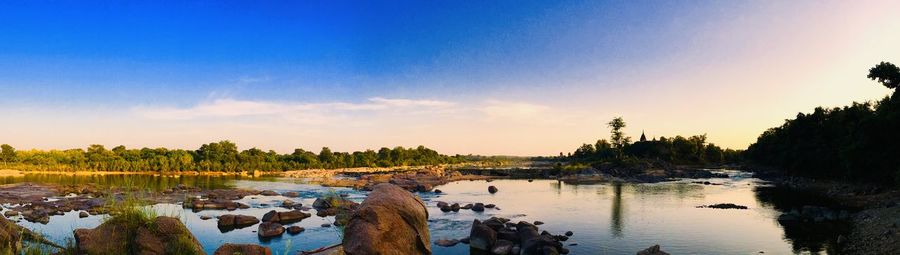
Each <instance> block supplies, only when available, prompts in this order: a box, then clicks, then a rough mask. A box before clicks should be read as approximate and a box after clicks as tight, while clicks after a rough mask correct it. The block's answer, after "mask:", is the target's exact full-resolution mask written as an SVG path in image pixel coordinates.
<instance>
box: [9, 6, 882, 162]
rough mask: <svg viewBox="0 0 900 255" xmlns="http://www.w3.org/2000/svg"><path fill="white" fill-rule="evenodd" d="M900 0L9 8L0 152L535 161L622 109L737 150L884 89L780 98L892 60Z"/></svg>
mask: <svg viewBox="0 0 900 255" xmlns="http://www.w3.org/2000/svg"><path fill="white" fill-rule="evenodd" d="M896 5H897V4H896V3H891V2H880V1H865V2H863V3H860V4H848V3H842V2H838V1H836V2H819V1H814V2H803V1H796V2H795V1H792V2H790V3H784V2H779V1H748V2H739V1H684V2H677V1H560V2H553V1H533V2H529V1H492V2H483V1H469V2H464V1H440V2H425V1H392V2H388V3H375V2H354V1H328V2H321V3H306V2H304V3H299V2H296V1H284V2H267V3H265V4H260V3H256V2H249V1H248V2H228V3H216V2H200V3H185V2H183V1H172V2H162V1H159V2H149V3H116V2H93V3H84V2H77V1H71V2H53V3H49V2H43V1H28V2H17V3H16V2H4V3H0V24H3V25H2V26H0V95H2V97H3V100H2V101H0V106H2V107H4V109H5V110H2V111H4V112H0V113H3V115H2V116H3V117H0V118H3V120H4V122H5V121H11V122H16V123H19V125H17V127H5V129H6V130H0V131H7V132H6V134H5V135H0V142H4V141H10V143H11V144H14V145H17V146H18V147H24V148H60V147H62V148H68V147H83V146H86V145H87V144H89V143H101V144H107V145H110V146H113V145H117V144H126V145H129V146H168V147H189V148H190V147H193V146H194V145H197V144H199V143H202V142H205V141H211V140H215V139H232V140H236V141H238V142H239V145H244V146H246V147H249V146H257V147H263V148H275V149H278V150H288V149H289V148H293V147H307V148H316V147H320V146H332V147H336V148H337V149H339V150H349V149H361V148H366V147H380V146H394V145H404V146H413V145H417V144H425V145H427V146H430V147H436V148H438V149H443V151H447V152H452V153H469V152H471V153H484V154H514V155H536V154H554V153H556V152H559V151H562V150H566V151H567V150H570V149H568V148H575V147H576V146H577V145H578V144H580V143H581V142H593V141H594V140H596V139H597V138H601V137H604V136H606V132H607V131H606V130H605V128H604V127H603V125H602V123H603V122H605V121H606V120H608V119H610V118H612V117H614V116H620V115H621V116H624V117H625V119H626V121H628V120H632V128H633V129H632V130H630V131H631V132H632V133H633V134H632V135H634V136H639V134H637V132H639V131H640V130H650V131H651V132H652V133H653V134H657V135H666V136H672V135H675V134H684V135H692V134H700V133H708V134H709V135H710V137H711V140H712V141H713V142H718V143H720V144H725V145H726V146H728V147H734V148H741V147H744V146H746V145H747V144H748V143H749V142H751V141H752V140H753V139H754V138H755V137H756V135H758V134H759V133H760V132H761V131H762V130H764V128H765V127H770V126H774V125H777V124H778V123H779V122H780V121H782V120H783V119H784V118H785V117H786V116H791V115H793V114H795V113H796V112H797V111H801V110H808V109H811V108H812V107H814V106H818V105H842V104H846V103H848V102H850V101H852V100H869V99H875V98H877V97H880V96H883V95H884V94H885V93H886V91H884V90H879V89H878V88H877V87H876V86H870V87H871V88H866V87H865V86H863V85H860V83H862V82H865V79H864V78H865V75H864V74H862V75H861V74H860V73H861V72H860V71H859V70H849V69H848V70H846V72H839V73H837V74H834V75H838V76H835V77H831V78H830V79H827V80H828V82H833V83H834V84H839V83H840V85H834V87H832V88H831V89H827V90H825V92H822V93H823V95H822V96H821V97H818V98H817V99H812V100H806V99H803V100H789V101H790V102H786V101H788V100H785V99H786V98H798V96H799V95H800V93H802V92H803V91H802V89H798V90H791V89H780V88H783V87H784V86H783V84H778V83H790V84H792V85H791V86H795V85H796V86H798V88H804V87H803V86H815V85H817V84H819V85H821V83H822V82H825V81H823V80H821V79H819V78H821V77H817V76H820V75H816V72H815V71H814V70H825V69H826V68H839V67H836V66H834V65H829V64H828V63H827V62H828V61H821V59H817V56H820V57H824V56H827V57H829V59H831V60H834V61H835V62H837V60H841V62H842V63H846V64H848V65H849V64H851V63H852V64H853V66H849V67H852V68H857V69H860V70H865V69H867V68H868V66H869V65H872V64H874V63H876V62H874V61H875V60H876V59H880V60H890V59H891V58H897V53H898V52H897V50H894V49H896V48H897V47H893V49H892V48H891V47H889V45H890V43H891V42H897V38H898V31H900V30H896V29H894V28H897V23H898V22H897V19H896V18H894V19H891V17H892V16H890V15H891V14H889V13H888V12H887V11H885V10H886V9H890V8H891V7H896ZM823 26H824V27H826V28H828V29H822V27H823ZM855 31H863V32H862V34H859V32H855ZM848 37H849V38H857V39H853V40H846V39H837V40H832V39H831V38H848ZM873 41H874V42H873ZM894 45H896V43H895V44H894ZM835 51H838V53H835ZM829 54H831V55H829ZM850 56H856V57H853V58H851V57H850ZM848 59H850V60H852V61H850V60H848ZM880 60H879V61H880ZM823 62H825V63H823ZM895 62H896V60H895ZM781 65H785V66H788V65H789V66H790V67H788V68H795V69H796V70H795V71H794V72H791V73H792V75H787V76H788V77H785V75H786V74H785V73H783V71H785V70H793V69H785V68H783V67H782V66H781ZM840 68H843V66H841V67H840ZM746 70H750V71H751V72H747V71H746ZM742 75H743V76H742ZM801 75H805V76H801ZM729 77H733V78H739V79H741V82H740V83H741V84H732V83H730V82H723V81H728V80H729V79H730V78H729ZM772 77H775V78H779V79H774V78H772ZM803 77H814V78H803ZM851 77H855V78H851ZM773 81H776V82H773ZM851 81H852V82H851ZM850 83H855V84H850ZM744 84H745V85H744ZM748 85H752V86H761V87H763V88H764V89H762V90H763V91H765V90H769V89H776V88H779V92H778V93H779V94H782V95H783V96H784V97H774V98H771V97H768V96H766V95H764V94H756V95H753V93H750V92H754V91H747V87H748ZM801 85H802V86H801ZM856 88H862V89H856ZM748 93H749V94H748ZM791 93H796V94H791ZM672 98H675V99H672ZM709 98H715V99H712V100H710V99H709ZM766 100H769V101H766ZM753 102H763V103H764V104H765V105H767V106H768V107H769V108H767V107H751V106H750V104H751V103H753ZM712 106H715V107H712ZM720 108H722V109H720ZM363 109H364V110H363ZM727 113H736V114H743V115H744V116H747V117H748V119H746V120H744V119H742V120H739V121H738V120H734V119H729V118H731V117H729V116H727ZM536 120H537V121H536ZM561 122H562V123H561ZM723 122H729V123H733V124H732V126H728V125H723V124H721V123H723ZM347 123H357V124H359V123H369V125H371V126H365V125H362V126H353V125H349V127H348V125H346V124H347ZM422 123H433V124H430V125H425V124H422ZM748 124H752V126H750V127H748ZM418 125H423V126H418ZM472 125H475V127H472ZM60 126H65V127H67V128H65V129H62V128H61V127H60ZM411 126H418V128H415V129H414V130H416V131H419V132H412V130H407V129H409V128H410V127H411ZM484 126H490V127H484ZM175 127H177V128H175ZM209 127H218V128H220V129H221V130H218V131H213V132H210V131H209V130H208V129H209ZM587 127H590V128H587ZM510 129H517V130H520V131H517V132H510V131H509V130H510ZM298 130H302V131H298ZM259 132H263V133H265V134H268V135H260V134H259ZM11 133H15V134H17V135H10V134H11ZM46 133H54V134H58V135H57V136H55V137H41V135H42V134H46ZM135 133H139V134H140V135H135ZM558 133H563V134H567V135H552V134H558ZM429 134H432V135H429ZM434 134H441V135H434ZM535 137H543V138H540V139H535ZM485 143H490V144H487V145H486V144H485Z"/></svg>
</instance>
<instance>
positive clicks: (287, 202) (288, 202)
mask: <svg viewBox="0 0 900 255" xmlns="http://www.w3.org/2000/svg"><path fill="white" fill-rule="evenodd" d="M293 206H294V200H290V199H285V200H284V201H281V207H284V208H291V207H293Z"/></svg>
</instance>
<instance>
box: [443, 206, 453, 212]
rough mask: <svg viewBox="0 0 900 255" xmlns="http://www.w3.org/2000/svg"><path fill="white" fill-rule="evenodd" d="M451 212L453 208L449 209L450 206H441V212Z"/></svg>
mask: <svg viewBox="0 0 900 255" xmlns="http://www.w3.org/2000/svg"><path fill="white" fill-rule="evenodd" d="M452 210H453V208H450V206H449V205H447V204H444V206H441V211H442V212H449V211H452Z"/></svg>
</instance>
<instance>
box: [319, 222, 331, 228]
mask: <svg viewBox="0 0 900 255" xmlns="http://www.w3.org/2000/svg"><path fill="white" fill-rule="evenodd" d="M321 227H323V228H330V227H331V224H329V223H322V225H321Z"/></svg>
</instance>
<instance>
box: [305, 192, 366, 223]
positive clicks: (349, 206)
mask: <svg viewBox="0 0 900 255" xmlns="http://www.w3.org/2000/svg"><path fill="white" fill-rule="evenodd" d="M357 207H359V203H356V202H353V201H350V200H348V199H346V198H343V197H325V198H316V201H315V202H313V208H315V209H316V216H319V217H327V216H334V217H335V221H334V224H335V225H338V226H343V225H346V224H347V221H348V220H349V219H350V215H351V214H353V211H355V210H356V208H357Z"/></svg>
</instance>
